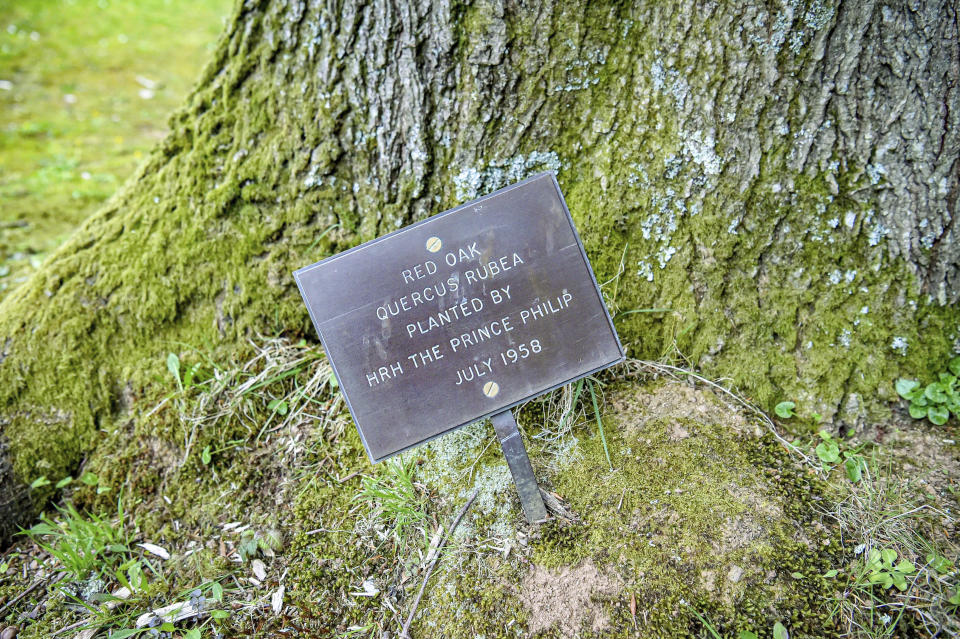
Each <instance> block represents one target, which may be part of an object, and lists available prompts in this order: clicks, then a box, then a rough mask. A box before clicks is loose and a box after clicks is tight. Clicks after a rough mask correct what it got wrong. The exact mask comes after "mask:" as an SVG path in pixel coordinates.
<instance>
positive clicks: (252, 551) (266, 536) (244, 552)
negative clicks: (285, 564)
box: [237, 528, 282, 561]
mask: <svg viewBox="0 0 960 639" xmlns="http://www.w3.org/2000/svg"><path fill="white" fill-rule="evenodd" d="M281 545H282V539H281V536H280V533H279V532H278V531H276V530H267V531H266V532H264V533H263V534H261V533H259V532H256V531H254V530H251V529H249V528H248V529H247V530H244V531H243V532H242V533H241V534H240V543H239V544H237V554H238V555H240V559H241V560H242V561H249V560H251V559H254V558H255V557H256V556H257V555H258V554H260V551H261V550H262V551H264V552H267V551H271V550H273V551H275V550H279V549H280V546H281Z"/></svg>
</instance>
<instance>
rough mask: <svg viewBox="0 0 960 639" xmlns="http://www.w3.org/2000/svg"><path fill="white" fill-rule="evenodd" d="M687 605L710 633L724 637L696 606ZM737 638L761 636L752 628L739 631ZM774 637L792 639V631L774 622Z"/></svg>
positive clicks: (749, 638) (715, 636)
mask: <svg viewBox="0 0 960 639" xmlns="http://www.w3.org/2000/svg"><path fill="white" fill-rule="evenodd" d="M687 606H689V608H690V612H692V613H693V615H694V616H695V617H696V618H697V619H698V620H699V621H700V623H702V624H703V627H704V628H706V629H707V632H709V633H710V636H711V637H713V638H714V639H723V637H722V636H721V635H720V633H719V632H717V629H716V628H714V627H713V624H712V623H710V620H709V619H707V618H705V617H704V616H703V615H701V614H700V613H699V612H697V610H696V608H694V607H693V606H690V604H687ZM737 639H759V638H758V637H757V633H755V632H753V631H751V630H741V631H740V632H738V633H737ZM773 639H790V633H789V632H787V628H786V626H784V625H783V624H782V623H780V622H779V621H777V622H776V623H774V624H773Z"/></svg>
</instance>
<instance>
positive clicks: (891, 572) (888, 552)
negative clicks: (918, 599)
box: [866, 548, 916, 592]
mask: <svg viewBox="0 0 960 639" xmlns="http://www.w3.org/2000/svg"><path fill="white" fill-rule="evenodd" d="M895 561H897V551H896V550H893V549H892V548H884V549H882V550H879V549H877V548H871V549H870V552H869V553H868V554H867V560H866V568H867V580H868V581H869V582H870V583H871V584H877V585H879V586H880V587H882V588H884V589H887V590H889V589H890V588H891V587H893V586H896V588H897V590H899V591H900V592H903V591H904V590H906V589H907V577H908V576H910V575H912V574H914V573H915V572H916V568H915V567H914V565H913V564H912V563H910V562H909V561H907V560H906V559H902V560H900V561H899V562H897V563H896V564H894V562H895Z"/></svg>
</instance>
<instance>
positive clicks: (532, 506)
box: [491, 410, 547, 524]
mask: <svg viewBox="0 0 960 639" xmlns="http://www.w3.org/2000/svg"><path fill="white" fill-rule="evenodd" d="M491 419H492V421H493V428H494V430H496V431H497V439H499V440H500V447H501V448H502V449H503V455H504V457H506V458H507V465H509V466H510V473H511V474H512V475H513V483H514V484H516V486H517V492H518V493H520V504H521V505H522V506H523V514H524V515H526V517H527V521H528V522H530V523H531V524H534V523H537V522H540V521H543V520H545V519H546V518H547V508H546V507H545V506H544V505H543V498H542V497H541V496H540V487H539V486H538V485H537V478H536V477H534V476H533V466H531V465H530V458H529V457H527V449H526V448H524V446H523V438H521V437H520V430H519V429H518V428H517V420H515V419H514V418H513V412H511V411H509V410H505V411H503V412H502V413H497V414H496V415H494V416H493V417H492V418H491Z"/></svg>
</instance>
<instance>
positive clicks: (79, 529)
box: [24, 501, 139, 583]
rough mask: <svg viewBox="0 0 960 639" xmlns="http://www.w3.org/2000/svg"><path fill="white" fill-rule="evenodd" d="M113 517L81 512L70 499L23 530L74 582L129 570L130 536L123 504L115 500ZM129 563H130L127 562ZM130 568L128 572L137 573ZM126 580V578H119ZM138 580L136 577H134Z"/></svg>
mask: <svg viewBox="0 0 960 639" xmlns="http://www.w3.org/2000/svg"><path fill="white" fill-rule="evenodd" d="M117 510H118V516H117V518H116V519H113V518H110V517H107V516H103V515H95V514H93V515H82V514H81V513H80V512H78V511H77V509H76V507H75V506H74V505H73V503H71V502H67V504H66V505H65V506H63V507H60V508H57V513H58V517H56V518H51V517H49V516H48V515H46V514H44V515H42V516H41V519H40V522H39V523H37V524H36V525H34V526H33V527H31V528H30V529H28V530H25V531H24V534H25V535H27V536H28V537H29V538H30V539H32V540H33V541H34V542H35V543H36V544H37V545H38V546H39V547H40V548H42V549H43V550H45V551H46V552H47V553H49V554H50V555H51V556H52V557H53V558H54V559H56V560H57V561H58V562H59V564H60V567H61V568H63V570H65V571H66V572H67V573H68V576H69V577H70V578H72V579H73V580H74V581H83V580H86V579H89V578H90V577H92V576H96V577H101V576H108V577H109V578H112V576H113V575H112V574H110V575H106V574H105V573H108V572H109V573H112V572H113V570H115V569H116V568H117V567H118V566H121V565H122V566H123V569H122V570H123V571H127V570H130V569H132V566H133V565H134V564H132V563H129V561H130V555H131V543H130V538H129V536H128V535H127V533H126V532H125V531H124V512H123V504H122V502H119V501H118V504H117ZM128 564H129V565H128ZM136 572H137V571H136V569H133V570H132V571H131V572H130V573H129V574H131V575H132V574H136ZM122 578H123V579H124V581H128V577H127V576H124V577H122ZM136 581H137V583H139V579H137V580H136Z"/></svg>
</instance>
